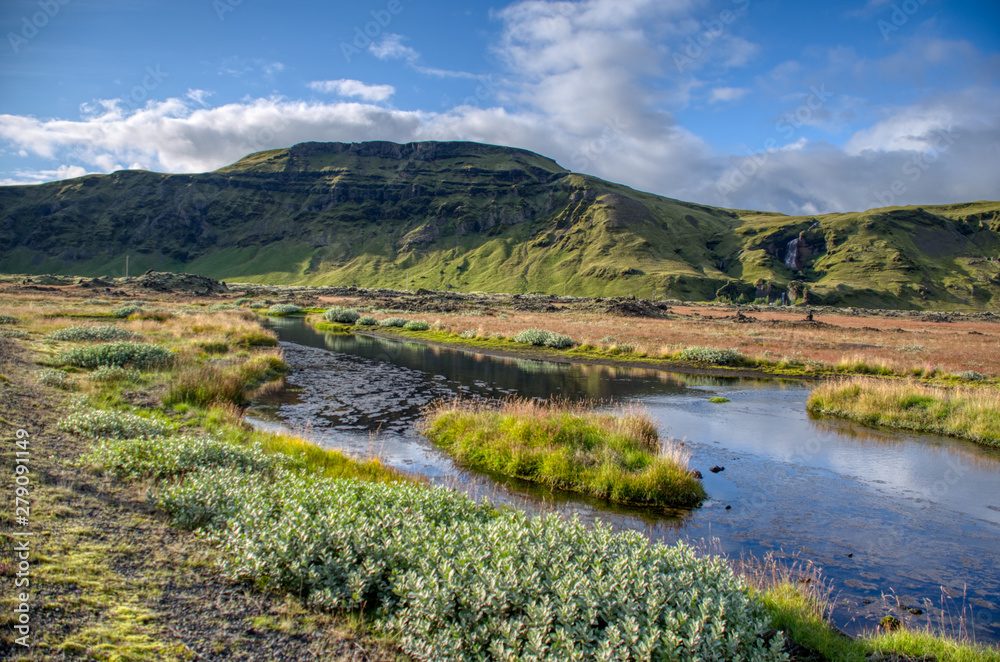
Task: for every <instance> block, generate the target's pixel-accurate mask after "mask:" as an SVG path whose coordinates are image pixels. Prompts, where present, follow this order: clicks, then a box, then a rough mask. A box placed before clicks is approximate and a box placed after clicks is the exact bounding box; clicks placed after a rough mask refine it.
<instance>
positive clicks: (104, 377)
mask: <svg viewBox="0 0 1000 662" xmlns="http://www.w3.org/2000/svg"><path fill="white" fill-rule="evenodd" d="M141 378H142V373H141V372H139V371H138V370H136V369H134V368H122V367H119V366H116V365H106V366H103V367H101V368H98V369H97V370H95V371H94V372H92V373H90V379H91V380H92V381H95V382H108V383H113V382H137V381H139V379H141Z"/></svg>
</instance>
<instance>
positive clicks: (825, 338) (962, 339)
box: [355, 302, 1000, 376]
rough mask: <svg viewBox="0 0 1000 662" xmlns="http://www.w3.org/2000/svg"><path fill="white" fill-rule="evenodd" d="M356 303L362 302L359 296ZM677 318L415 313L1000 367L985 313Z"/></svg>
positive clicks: (811, 356) (879, 360)
mask: <svg viewBox="0 0 1000 662" xmlns="http://www.w3.org/2000/svg"><path fill="white" fill-rule="evenodd" d="M355 305H357V304H356V302H355ZM673 312H674V315H673V316H672V317H671V319H646V318H624V317H613V316H609V315H605V314H601V313H595V312H578V311H569V310H563V311H560V312H556V313H533V312H509V313H504V314H501V315H498V316H490V317H486V318H484V317H483V316H482V315H428V314H415V316H419V317H422V318H423V319H427V320H428V321H430V322H439V323H441V324H443V325H444V326H445V327H446V328H447V329H448V330H449V331H451V332H454V333H462V332H466V331H476V332H477V333H478V335H479V336H480V337H489V336H490V335H492V334H496V333H499V334H501V335H503V336H506V337H510V336H513V335H515V334H516V333H518V332H519V331H522V330H524V329H528V328H532V329H543V330H547V331H554V332H557V333H562V334H566V335H568V336H570V337H571V338H573V340H575V341H576V342H578V343H580V344H587V345H590V346H592V347H596V348H600V349H604V350H606V349H607V348H609V347H611V346H613V345H615V346H619V347H620V346H621V345H631V346H632V347H633V348H634V350H633V353H646V354H647V355H648V356H654V357H655V356H666V355H669V354H672V353H674V352H676V351H678V350H680V349H683V348H685V347H691V346H704V347H714V348H718V349H729V348H733V349H737V350H739V351H740V352H741V353H742V354H744V355H746V356H749V357H752V358H757V359H763V360H766V361H768V362H770V363H782V362H784V363H786V364H788V365H799V366H802V365H805V366H809V365H810V364H813V365H819V364H822V365H824V366H827V367H834V366H838V365H840V366H849V365H850V364H852V363H854V364H858V363H863V364H867V365H869V366H874V367H876V368H884V369H885V371H887V372H889V371H891V372H895V373H897V374H920V375H925V376H931V375H933V374H941V373H950V374H955V373H958V372H963V371H975V372H979V373H983V374H988V375H994V376H995V375H1000V325H998V324H994V323H989V322H979V321H962V320H959V321H955V322H930V321H922V320H919V319H911V318H905V317H899V318H883V317H860V316H845V315H816V316H815V318H814V321H816V322H822V323H824V324H826V325H829V326H822V325H816V326H807V325H804V324H800V325H796V324H795V323H797V322H802V320H803V318H804V313H803V312H802V311H788V312H786V311H775V312H771V311H766V312H762V313H751V315H752V316H753V317H755V318H757V319H758V320H759V322H756V323H746V324H736V323H733V322H732V321H730V320H726V319H722V318H724V317H726V316H732V315H733V312H732V311H728V310H720V309H717V308H715V307H707V306H706V307H701V306H699V307H694V306H686V307H679V308H676V309H674V311H673Z"/></svg>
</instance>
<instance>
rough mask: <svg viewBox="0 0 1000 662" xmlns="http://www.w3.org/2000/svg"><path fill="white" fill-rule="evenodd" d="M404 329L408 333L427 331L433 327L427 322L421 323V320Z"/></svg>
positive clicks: (405, 326)
mask: <svg viewBox="0 0 1000 662" xmlns="http://www.w3.org/2000/svg"><path fill="white" fill-rule="evenodd" d="M403 328H404V329H406V330H407V331H426V330H427V329H429V328H431V325H430V324H428V323H427V322H421V321H420V320H413V321H412V322H407V323H406V324H404V325H403Z"/></svg>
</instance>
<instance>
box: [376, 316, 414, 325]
mask: <svg viewBox="0 0 1000 662" xmlns="http://www.w3.org/2000/svg"><path fill="white" fill-rule="evenodd" d="M409 321H410V320H408V319H406V318H404V317H386V318H385V319H384V320H382V321H381V322H379V323H378V324H379V326H398V327H403V326H406V325H407V323H408V322H409Z"/></svg>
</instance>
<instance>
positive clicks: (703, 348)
mask: <svg viewBox="0 0 1000 662" xmlns="http://www.w3.org/2000/svg"><path fill="white" fill-rule="evenodd" d="M365 310H367V309H364V308H361V309H351V308H343V307H335V308H333V309H331V311H349V312H350V313H351V314H352V315H357V316H359V317H358V321H357V322H353V323H352V322H349V321H348V319H349V318H346V317H334V318H331V317H330V316H329V315H327V316H325V317H324V316H317V315H310V316H309V317H308V318H307V321H308V322H309V323H310V324H311V325H312V326H313V327H314V328H315V329H316V330H318V331H328V332H336V333H345V332H346V333H352V332H362V333H368V334H372V335H378V336H385V337H390V338H402V339H413V340H419V341H421V342H425V343H429V344H435V345H442V346H445V347H454V348H459V349H470V350H479V351H484V352H495V353H500V354H506V355H513V356H524V357H526V358H536V359H541V360H563V361H567V360H568V361H577V362H592V363H605V364H615V365H624V366H635V367H649V368H655V369H662V370H672V371H679V372H694V373H706V374H733V375H748V376H749V375H762V376H771V375H773V376H783V377H800V378H806V379H815V378H822V377H830V376H836V375H864V376H881V377H911V378H918V379H921V380H924V381H927V382H929V383H931V382H933V383H942V384H962V383H968V384H985V383H991V384H993V383H996V379H995V378H994V377H992V376H990V375H985V374H982V373H979V372H976V371H974V370H960V371H956V372H948V371H946V370H944V369H942V367H941V366H940V365H935V364H933V363H930V362H927V361H924V360H919V361H916V360H911V359H921V357H923V356H925V355H926V353H927V348H926V347H925V346H923V345H901V346H900V347H897V348H895V349H896V352H898V353H897V354H895V355H892V354H888V353H883V355H881V356H871V355H864V354H860V353H857V352H852V353H847V354H839V355H834V356H835V357H836V358H832V359H828V360H821V359H820V358H819V356H822V357H823V358H824V359H826V357H828V356H831V354H830V353H829V352H824V353H823V354H822V355H818V354H817V355H815V356H816V358H813V357H812V356H810V352H807V351H796V352H791V353H781V354H779V353H776V352H773V351H771V350H763V351H753V350H748V349H746V348H744V347H739V346H737V345H739V344H743V343H736V342H734V343H733V344H732V345H731V346H729V347H722V346H719V340H717V339H716V338H709V337H706V335H705V334H704V333H702V334H698V335H695V334H689V335H686V336H680V339H681V340H690V339H698V340H700V341H702V342H706V344H704V345H690V344H683V343H665V344H661V345H657V346H654V347H651V346H650V345H640V344H632V343H626V342H621V341H619V340H617V339H616V337H614V336H610V335H608V336H605V337H603V338H602V339H601V340H600V341H597V340H591V339H584V340H580V338H579V337H578V336H571V335H565V334H562V333H559V332H557V331H553V330H552V329H553V328H559V327H560V326H561V325H562V324H564V320H559V319H558V318H557V316H555V315H548V316H546V318H543V320H541V323H540V324H539V326H538V327H530V328H518V327H515V326H512V325H511V323H510V322H509V321H504V322H503V323H502V324H501V323H496V324H493V323H491V324H490V327H489V328H490V330H489V331H487V330H486V329H485V328H484V325H483V323H482V321H481V320H479V321H477V322H476V323H477V324H478V325H479V326H478V327H474V328H471V329H470V328H466V327H467V326H468V323H469V321H468V320H467V319H464V318H463V317H460V316H447V317H442V316H437V317H436V318H434V320H433V321H431V320H430V319H428V318H426V317H420V316H412V315H408V316H407V317H397V316H395V315H394V316H392V317H382V318H381V319H380V318H379V317H375V316H372V315H367V314H366V315H361V313H362V312H364V311H365ZM370 312H372V313H374V314H377V315H379V316H382V315H384V314H385V312H384V311H377V310H374V311H370ZM525 317H526V319H531V320H532V321H535V322H538V321H539V320H538V317H539V316H532V315H528V316H525ZM504 318H505V319H506V316H504ZM473 319H476V318H473ZM710 319H711V318H710ZM491 322H492V321H491ZM633 324H635V325H643V326H648V325H652V324H660V325H670V324H674V325H676V324H677V322H676V321H675V320H633V321H631V322H630V323H629V325H628V327H629V328H630V327H631V326H632V325H633ZM705 325H706V326H709V325H711V328H717V327H718V326H719V324H718V323H713V322H709V321H706V322H705ZM570 326H571V327H572V326H575V325H570ZM739 326H741V327H742V326H746V325H744V324H740V325H739ZM817 328H818V329H819V330H815V329H813V328H811V327H807V328H806V329H805V330H804V331H805V332H804V333H803V334H802V335H805V336H809V335H812V333H814V332H815V333H816V334H821V333H823V334H827V335H829V331H828V330H827V329H826V328H825V327H824V326H819V327H817ZM463 329H464V330H463ZM744 330H745V331H746V332H747V333H749V334H750V335H751V336H752V337H757V336H759V335H760V332H758V331H755V330H753V329H744ZM772 330H773V329H772ZM659 331H660V332H663V331H664V329H660V330H659ZM871 332H879V330H878V329H875V328H873V327H872V328H870V329H868V330H867V331H866V333H871ZM976 333H977V334H979V335H983V334H982V333H979V332H976ZM713 334H714V335H715V336H724V335H728V334H725V333H722V332H720V331H714V332H712V334H709V335H713ZM668 337H669V336H668ZM802 342H803V341H802V340H798V341H796V343H795V344H796V346H798V345H801V344H802ZM708 343H711V344H708ZM816 344H819V343H816ZM841 344H844V345H847V346H850V345H853V344H854V343H841ZM977 363H978V362H977Z"/></svg>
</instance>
